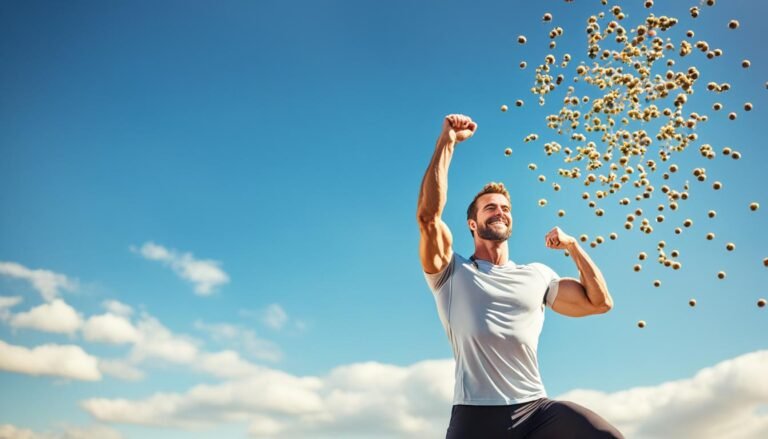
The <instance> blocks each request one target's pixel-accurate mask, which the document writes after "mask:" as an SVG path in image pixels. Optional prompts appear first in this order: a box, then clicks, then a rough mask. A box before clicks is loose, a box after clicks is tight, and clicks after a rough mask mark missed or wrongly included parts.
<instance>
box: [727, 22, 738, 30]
mask: <svg viewBox="0 0 768 439" xmlns="http://www.w3.org/2000/svg"><path fill="white" fill-rule="evenodd" d="M738 28H739V20H731V21H729V22H728V29H738Z"/></svg>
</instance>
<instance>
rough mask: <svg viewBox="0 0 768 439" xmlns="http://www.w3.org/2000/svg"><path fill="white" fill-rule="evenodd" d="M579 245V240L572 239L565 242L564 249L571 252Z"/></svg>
mask: <svg viewBox="0 0 768 439" xmlns="http://www.w3.org/2000/svg"><path fill="white" fill-rule="evenodd" d="M578 247H579V241H577V240H575V239H574V240H572V241H570V242H568V243H567V244H565V249H566V250H568V252H573V250H576V249H577V248H578Z"/></svg>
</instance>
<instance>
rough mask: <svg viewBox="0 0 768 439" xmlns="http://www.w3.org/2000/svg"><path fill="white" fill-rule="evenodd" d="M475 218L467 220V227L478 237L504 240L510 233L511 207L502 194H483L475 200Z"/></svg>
mask: <svg viewBox="0 0 768 439" xmlns="http://www.w3.org/2000/svg"><path fill="white" fill-rule="evenodd" d="M475 203H476V207H477V213H476V215H475V218H470V219H468V220H467V224H469V229H470V230H471V231H472V232H474V234H476V235H477V237H479V238H480V239H486V240H489V241H499V242H504V241H506V240H507V239H509V236H510V235H512V208H511V205H510V203H509V200H507V197H505V196H504V195H502V194H494V193H491V194H484V195H481V196H480V197H479V198H478V199H477V201H475Z"/></svg>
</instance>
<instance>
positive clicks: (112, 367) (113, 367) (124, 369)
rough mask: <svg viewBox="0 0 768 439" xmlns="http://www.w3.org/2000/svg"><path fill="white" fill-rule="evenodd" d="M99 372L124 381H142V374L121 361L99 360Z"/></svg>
mask: <svg viewBox="0 0 768 439" xmlns="http://www.w3.org/2000/svg"><path fill="white" fill-rule="evenodd" d="M99 370H100V371H101V372H102V373H104V374H107V375H112V376H113V377H116V378H120V379H123V380H126V381H140V380H142V379H144V372H142V371H141V370H140V369H138V368H136V367H134V366H133V365H132V364H130V363H128V362H126V361H123V360H99Z"/></svg>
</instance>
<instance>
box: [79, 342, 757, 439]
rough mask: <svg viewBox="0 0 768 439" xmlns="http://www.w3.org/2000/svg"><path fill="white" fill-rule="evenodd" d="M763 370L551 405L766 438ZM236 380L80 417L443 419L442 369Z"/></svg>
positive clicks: (271, 431)
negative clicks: (569, 405)
mask: <svg viewBox="0 0 768 439" xmlns="http://www.w3.org/2000/svg"><path fill="white" fill-rule="evenodd" d="M236 359H237V357H236V356H233V357H232V358H230V359H229V360H236ZM225 363H226V362H225ZM225 363H222V364H225ZM765 364H768V351H758V352H753V353H750V354H746V355H742V356H740V357H737V358H734V359H731V360H727V361H724V362H722V363H719V364H717V365H715V366H713V367H709V368H706V369H703V370H701V371H700V372H699V373H697V374H696V375H695V376H694V377H692V378H689V379H683V380H677V381H670V382H666V383H662V384H659V385H657V386H649V387H637V388H632V389H628V390H623V391H619V392H615V393H604V392H597V391H593V390H573V391H570V392H567V393H565V394H563V395H559V396H557V397H556V399H564V400H571V401H574V402H577V403H580V404H583V405H585V406H587V407H589V408H590V409H592V410H594V411H596V412H597V413H599V414H600V415H601V416H603V417H605V418H606V419H608V420H609V421H611V422H612V423H613V424H614V425H616V426H617V427H618V428H619V429H620V430H621V431H622V432H623V433H624V434H625V435H626V436H627V437H631V438H638V439H651V438H653V439H664V438H670V439H671V438H681V437H696V438H701V439H715V438H722V437H728V438H736V439H758V438H762V437H768V412H767V411H766V410H765V408H766V407H768V380H765V379H764V375H765V366H764V365H765ZM242 372H243V375H242V377H241V378H237V379H231V380H229V381H227V382H223V383H220V384H216V385H199V386H195V387H193V388H191V389H189V390H188V391H186V392H183V393H157V394H155V395H152V396H150V397H148V398H146V399H141V400H126V399H108V398H92V399H88V400H86V401H83V403H82V407H83V408H84V409H85V410H86V411H87V412H88V413H90V414H91V415H92V416H93V417H94V418H95V419H97V420H99V421H102V422H114V423H129V424H139V425H151V426H162V427H171V428H185V429H199V428H206V427H208V428H214V427H215V426H217V425H219V424H221V423H225V422H231V421H247V422H248V423H249V427H248V431H249V434H250V435H251V436H252V437H254V438H266V437H269V438H285V439H294V438H302V437H310V436H311V437H314V438H331V437H335V438H425V437H435V438H437V437H443V436H444V434H445V429H446V426H447V422H448V419H449V414H450V405H451V396H452V391H453V388H452V387H453V361H452V360H435V361H423V362H419V363H416V364H413V365H410V366H407V367H402V366H394V365H387V364H381V363H376V362H368V363H358V364H351V365H346V366H341V367H338V368H336V369H334V370H332V371H331V372H330V373H329V374H327V375H326V376H324V377H297V376H293V375H290V374H287V373H284V372H280V371H277V370H273V369H268V368H263V367H255V366H253V367H251V368H246V369H243V370H242ZM761 408H762V409H761ZM201 413H204V414H205V416H204V417H201V416H199V414H201Z"/></svg>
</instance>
